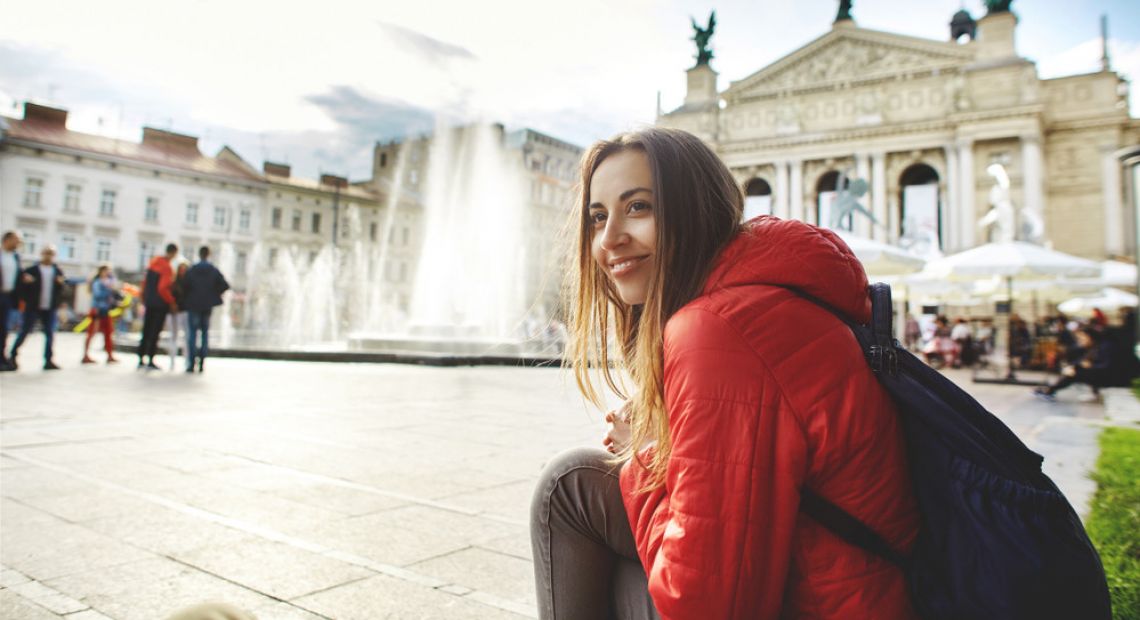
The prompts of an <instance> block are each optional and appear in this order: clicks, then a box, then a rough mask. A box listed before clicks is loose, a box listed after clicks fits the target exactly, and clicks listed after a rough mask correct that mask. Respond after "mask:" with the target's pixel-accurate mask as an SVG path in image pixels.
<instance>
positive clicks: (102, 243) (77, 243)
mask: <svg viewBox="0 0 1140 620" xmlns="http://www.w3.org/2000/svg"><path fill="white" fill-rule="evenodd" d="M20 234H21V235H22V236H23V238H24V249H23V253H24V256H37V255H38V254H39V253H40V250H41V249H42V248H43V245H42V244H43V243H47V239H46V238H42V237H41V232H40V231H38V230H22V231H20ZM164 247H165V244H162V243H158V242H155V241H150V240H147V239H140V240H139V242H138V254H137V255H136V258H137V262H136V263H135V268H136V269H137V270H138V271H142V270H144V269H146V266H147V265H148V264H149V263H150V259H152V258H154V257H155V256H157V255H158V254H159V253H161V252H162V251H163V249H164ZM187 249H188V250H189V249H190V248H187ZM114 254H115V240H114V239H111V238H109V237H96V238H95V253H94V261H95V262H96V263H110V262H113V261H114ZM188 259H189V260H191V261H193V260H197V258H196V257H194V258H189V257H188ZM56 260H57V261H59V262H82V261H83V260H84V257H83V247H82V243H81V237H80V235H78V234H75V233H68V232H64V233H60V234H59V240H58V243H57V244H56ZM247 262H248V255H247V254H246V252H243V251H239V252H237V253H236V255H235V261H234V271H235V272H236V273H237V274H245V271H246V263H247ZM72 275H82V274H72Z"/></svg>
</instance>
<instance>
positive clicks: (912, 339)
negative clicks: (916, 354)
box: [903, 314, 922, 351]
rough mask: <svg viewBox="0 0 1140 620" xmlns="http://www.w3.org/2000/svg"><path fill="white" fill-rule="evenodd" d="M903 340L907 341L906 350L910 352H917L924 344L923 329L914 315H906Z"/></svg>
mask: <svg viewBox="0 0 1140 620" xmlns="http://www.w3.org/2000/svg"><path fill="white" fill-rule="evenodd" d="M903 339H904V340H905V341H906V348H907V350H909V351H917V350H918V347H919V345H920V344H921V343H922V327H920V326H919V324H918V319H916V318H914V315H913V314H908V315H906V326H905V328H904V329H903Z"/></svg>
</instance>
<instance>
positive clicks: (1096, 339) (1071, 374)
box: [1033, 326, 1112, 400]
mask: <svg viewBox="0 0 1140 620" xmlns="http://www.w3.org/2000/svg"><path fill="white" fill-rule="evenodd" d="M1076 339H1077V343H1078V345H1079V346H1080V347H1081V348H1082V349H1084V350H1085V352H1086V353H1085V355H1084V357H1083V358H1081V360H1080V361H1079V362H1077V363H1076V364H1075V365H1073V366H1066V367H1065V368H1064V369H1062V370H1061V377H1060V378H1059V379H1057V380H1056V381H1054V382H1053V383H1052V384H1051V385H1049V386H1042V387H1037V388H1034V389H1033V393H1034V394H1037V395H1038V396H1041V397H1044V398H1045V399H1047V400H1053V399H1054V397H1055V396H1056V394H1057V392H1058V391H1060V390H1063V389H1065V388H1067V387H1069V386H1070V385H1073V384H1074V383H1083V384H1085V385H1087V386H1089V387H1090V388H1092V391H1093V396H1094V397H1096V398H1099V396H1100V388H1102V387H1107V386H1109V385H1111V380H1112V375H1111V363H1112V342H1111V339H1110V338H1109V336H1108V334H1106V333H1105V331H1104V330H1102V329H1097V328H1095V327H1093V326H1088V327H1082V328H1081V329H1078V330H1077V333H1076Z"/></svg>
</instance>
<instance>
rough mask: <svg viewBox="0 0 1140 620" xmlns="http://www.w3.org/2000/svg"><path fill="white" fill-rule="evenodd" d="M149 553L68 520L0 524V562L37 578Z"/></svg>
mask: <svg viewBox="0 0 1140 620" xmlns="http://www.w3.org/2000/svg"><path fill="white" fill-rule="evenodd" d="M150 557H153V556H152V554H150V553H147V552H146V551H143V550H141V549H137V548H135V547H131V546H129V545H125V544H123V543H121V542H119V541H116V540H114V539H112V538H110V537H107V536H104V535H102V534H98V533H95V532H93V531H91V530H88V529H86V528H83V527H79V526H76V525H71V524H50V525H41V524H33V525H27V526H22V525H16V526H5V527H3V528H0V562H3V563H4V565H5V566H7V567H9V568H12V569H15V570H17V571H19V572H21V573H23V574H25V575H27V576H28V577H31V578H33V579H36V580H39V581H46V580H48V579H52V578H53V577H60V576H63V575H70V574H73V573H78V572H83V571H90V570H92V569H96V568H105V567H111V566H116V565H119V564H125V563H127V562H134V561H138V560H143V559H147V558H150Z"/></svg>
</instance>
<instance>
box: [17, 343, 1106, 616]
mask: <svg viewBox="0 0 1140 620" xmlns="http://www.w3.org/2000/svg"><path fill="white" fill-rule="evenodd" d="M40 347H42V339H41V338H40V337H38V336H37V337H32V338H30V339H29V340H28V342H27V343H26V344H25V346H24V348H23V349H22V351H21V353H22V355H21V358H20V361H21V363H22V367H21V369H20V370H19V371H18V372H15V373H3V374H2V375H0V430H2V434H0V443H2V446H0V495H2V496H3V504H2V512H0V532H2V540H0V564H2V566H0V618H5V619H8V618H10V619H20V620H39V619H48V618H69V619H72V620H95V619H106V618H114V619H116V620H119V619H122V620H128V619H135V618H138V619H140V620H142V619H146V620H153V619H156V618H164V617H165V616H166V615H167V614H170V613H172V612H174V611H175V610H177V609H179V608H180V607H183V606H186V605H190V604H193V603H197V602H202V601H228V602H230V603H232V604H234V605H237V606H239V607H242V608H245V609H248V610H250V611H252V612H253V613H255V614H256V615H257V617H258V618H262V619H271V620H272V619H285V620H288V619H314V618H344V619H348V618H367V619H374V618H472V619H478V618H488V619H491V618H504V619H506V618H519V617H535V616H536V612H535V594H534V580H533V576H532V573H531V560H530V556H531V552H530V542H529V535H528V532H527V519H528V508H529V503H530V496H531V491H532V488H533V486H534V483H535V481H536V479H537V476H538V474H539V472H540V470H541V467H542V466H543V464H544V463H545V461H546V460H547V459H549V458H550V457H551V456H552V455H554V454H556V453H557V452H559V451H560V450H563V449H565V448H569V447H572V446H578V445H599V442H600V439H601V437H602V435H603V433H604V431H605V425H604V423H603V421H602V414H601V413H599V412H596V411H593V410H592V409H590V408H588V407H587V406H586V405H585V404H584V403H583V401H582V399H581V398H580V397H579V396H578V394H577V390H576V387H575V385H574V380H573V377H572V376H571V375H570V374H569V373H568V372H566V371H563V370H561V369H557V368H510V367H461V368H436V367H424V366H410V365H388V364H335V363H297V362H270V361H258V360H242V359H210V360H208V361H207V365H206V372H205V373H203V374H192V375H190V374H186V373H183V372H181V370H179V371H176V372H169V371H167V370H165V369H164V370H162V371H152V372H142V371H137V370H135V368H134V365H135V364H134V361H135V360H134V358H133V357H131V356H130V355H126V354H123V357H122V358H121V359H122V360H123V361H122V363H120V364H119V365H117V366H107V365H103V364H99V365H92V366H80V365H79V364H78V362H77V360H78V359H79V358H80V348H81V340H80V338H79V337H78V336H75V335H72V334H60V335H58V336H57V344H56V348H57V353H56V360H57V362H59V363H60V364H61V365H62V366H64V369H63V370H61V371H57V372H45V371H41V370H40V369H39V364H38V363H37V362H39V353H40ZM73 360H75V361H73ZM69 362H70V363H69ZM159 362H160V364H162V365H163V366H164V368H165V364H166V362H167V359H166V358H165V357H160V358H159ZM951 376H952V377H953V378H954V379H955V380H956V381H959V382H960V383H961V384H962V385H963V386H964V387H966V389H967V390H969V391H970V392H971V393H972V394H974V395H975V396H976V397H977V398H978V399H979V400H980V401H981V402H982V403H983V404H985V405H986V406H987V407H988V408H989V409H990V410H992V411H994V412H995V413H996V414H997V415H998V416H999V417H1001V418H1002V419H1003V420H1004V421H1005V422H1006V423H1007V424H1009V425H1010V426H1011V428H1013V429H1014V430H1015V431H1016V432H1017V433H1018V435H1019V436H1021V437H1022V438H1023V439H1025V440H1026V441H1027V442H1028V443H1029V444H1030V446H1031V447H1033V448H1034V449H1036V450H1038V451H1040V452H1042V453H1043V454H1044V455H1045V456H1046V468H1047V472H1048V473H1049V474H1050V475H1051V476H1053V478H1054V480H1056V481H1057V482H1058V484H1059V485H1060V486H1061V487H1062V490H1063V491H1064V492H1065V493H1066V495H1068V497H1069V498H1070V500H1071V501H1072V502H1073V504H1074V505H1075V506H1076V507H1077V509H1078V511H1080V512H1082V513H1084V512H1086V511H1087V505H1088V500H1089V497H1090V496H1091V493H1092V492H1093V491H1094V490H1095V488H1094V485H1093V484H1092V483H1091V481H1089V480H1088V479H1087V476H1086V474H1087V471H1088V470H1089V468H1091V467H1092V465H1093V464H1094V462H1095V459H1096V456H1097V450H1096V437H1097V433H1098V429H1099V427H1100V424H1101V422H1102V420H1103V418H1104V410H1105V407H1104V406H1103V405H1101V404H1097V403H1085V402H1081V400H1083V399H1080V398H1078V397H1079V396H1080V395H1081V393H1080V392H1079V391H1077V390H1068V391H1067V392H1066V393H1062V396H1061V397H1059V399H1058V402H1055V403H1048V402H1042V401H1039V400H1036V399H1034V398H1033V397H1032V395H1031V394H1030V391H1029V389H1028V388H1021V387H1010V386H1000V385H997V386H995V385H987V386H981V385H975V384H973V383H971V382H970V380H969V375H968V373H966V371H953V372H952V373H951Z"/></svg>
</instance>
